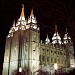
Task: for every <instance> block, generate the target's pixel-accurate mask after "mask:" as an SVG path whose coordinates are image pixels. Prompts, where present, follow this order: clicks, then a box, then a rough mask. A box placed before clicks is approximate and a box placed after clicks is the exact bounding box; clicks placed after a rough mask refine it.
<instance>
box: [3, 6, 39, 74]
mask: <svg viewBox="0 0 75 75" xmlns="http://www.w3.org/2000/svg"><path fill="white" fill-rule="evenodd" d="M39 38H40V33H39V27H38V26H37V21H36V18H35V17H34V14H33V10H32V11H31V15H30V18H29V19H28V22H27V21H26V20H25V15H24V5H22V12H21V15H20V18H19V19H18V21H17V23H16V24H15V21H14V23H13V26H12V27H11V28H10V31H9V34H8V36H7V37H6V45H5V54H4V63H3V73H2V75H14V74H16V71H17V70H18V69H19V68H22V69H23V70H24V71H25V70H26V68H29V69H30V70H31V71H32V73H34V72H35V71H37V70H38V69H39Z"/></svg>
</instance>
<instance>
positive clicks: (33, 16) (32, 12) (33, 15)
mask: <svg viewBox="0 0 75 75" xmlns="http://www.w3.org/2000/svg"><path fill="white" fill-rule="evenodd" d="M30 16H32V17H34V14H33V9H31V14H30Z"/></svg>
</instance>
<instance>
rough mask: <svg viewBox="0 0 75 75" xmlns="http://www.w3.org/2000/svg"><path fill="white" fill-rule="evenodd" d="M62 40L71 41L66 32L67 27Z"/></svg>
mask: <svg viewBox="0 0 75 75" xmlns="http://www.w3.org/2000/svg"><path fill="white" fill-rule="evenodd" d="M63 42H64V43H65V44H66V43H69V42H71V37H70V36H69V34H68V32H67V28H66V31H65V34H64V38H63Z"/></svg>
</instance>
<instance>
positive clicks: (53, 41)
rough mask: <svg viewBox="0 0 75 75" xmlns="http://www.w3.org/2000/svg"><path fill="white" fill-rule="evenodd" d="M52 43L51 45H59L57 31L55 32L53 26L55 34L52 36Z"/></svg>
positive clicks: (59, 40)
mask: <svg viewBox="0 0 75 75" xmlns="http://www.w3.org/2000/svg"><path fill="white" fill-rule="evenodd" d="M52 43H53V44H56V43H59V44H61V37H60V35H59V33H58V31H57V25H55V33H54V35H53V37H52Z"/></svg>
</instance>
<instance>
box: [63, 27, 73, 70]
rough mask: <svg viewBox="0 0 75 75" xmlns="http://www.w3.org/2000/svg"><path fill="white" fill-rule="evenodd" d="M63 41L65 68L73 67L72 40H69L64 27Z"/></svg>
mask: <svg viewBox="0 0 75 75" xmlns="http://www.w3.org/2000/svg"><path fill="white" fill-rule="evenodd" d="M63 43H64V46H65V50H66V68H67V69H68V68H69V67H71V68H72V67H74V46H73V42H72V40H71V37H70V36H69V34H68V32H67V28H66V32H65V35H64V38H63Z"/></svg>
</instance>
